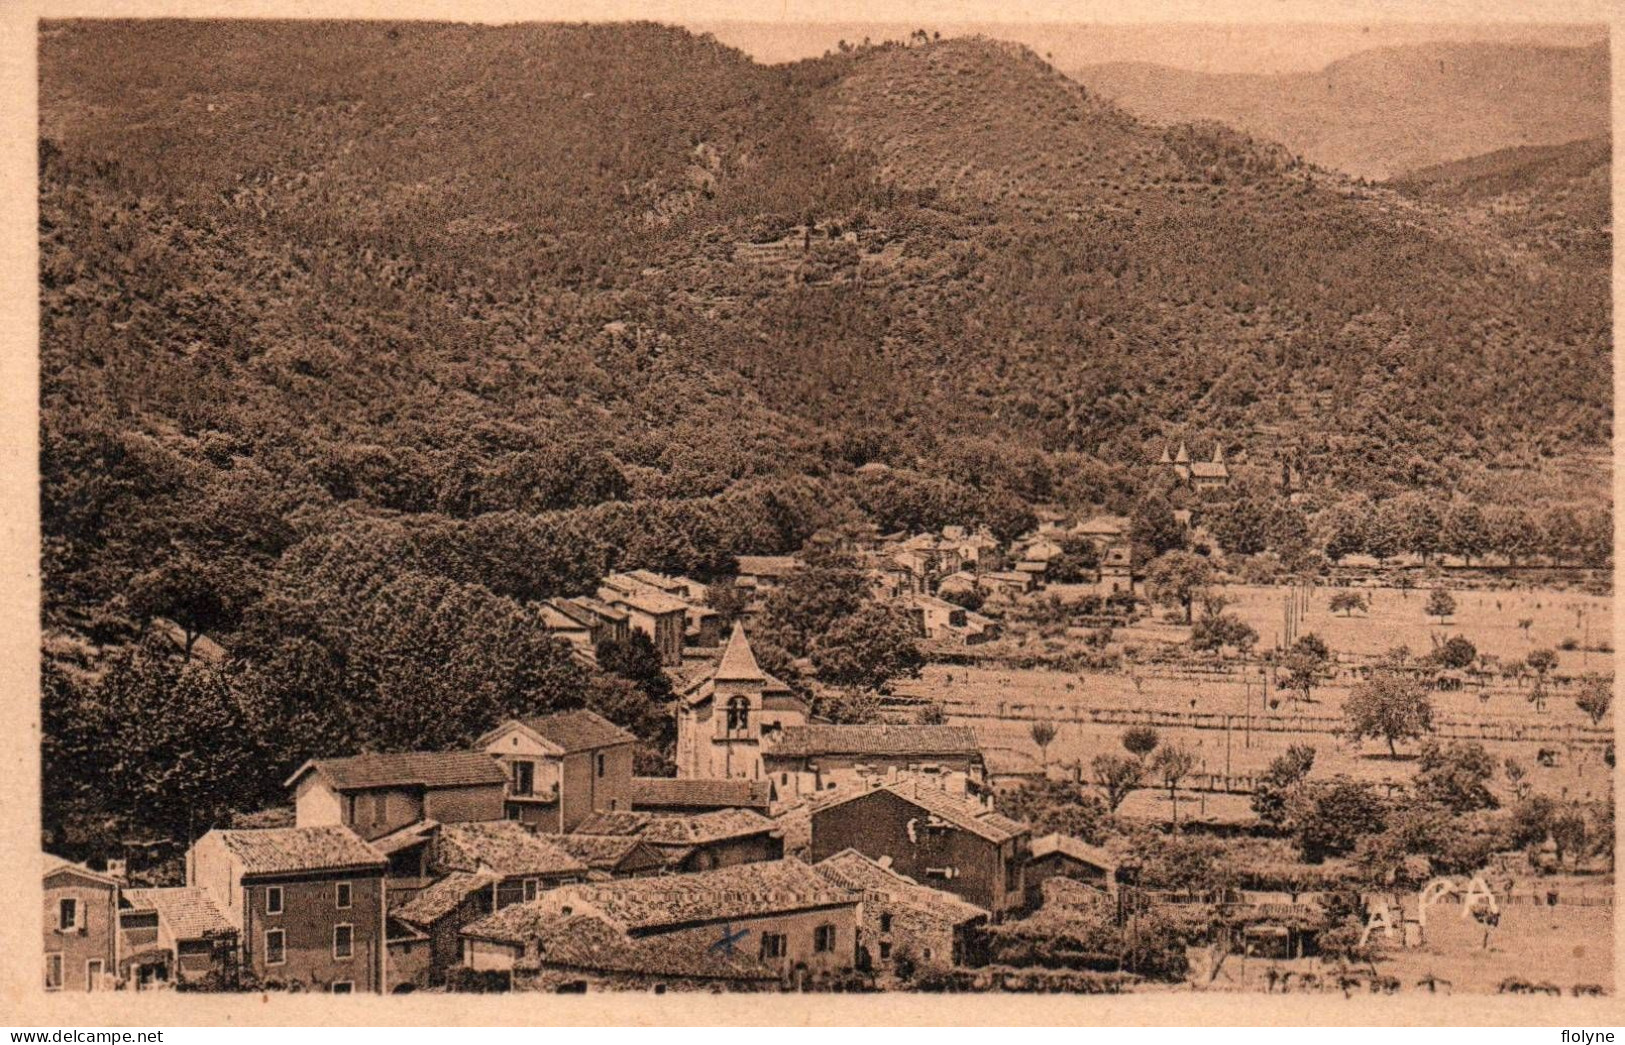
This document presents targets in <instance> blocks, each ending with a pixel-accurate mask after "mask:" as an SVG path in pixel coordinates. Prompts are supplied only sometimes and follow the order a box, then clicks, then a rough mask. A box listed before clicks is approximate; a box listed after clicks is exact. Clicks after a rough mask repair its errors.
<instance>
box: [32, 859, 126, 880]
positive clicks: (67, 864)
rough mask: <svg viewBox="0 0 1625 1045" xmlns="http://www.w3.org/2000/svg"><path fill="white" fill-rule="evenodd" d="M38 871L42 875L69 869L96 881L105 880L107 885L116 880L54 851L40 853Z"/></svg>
mask: <svg viewBox="0 0 1625 1045" xmlns="http://www.w3.org/2000/svg"><path fill="white" fill-rule="evenodd" d="M40 871H41V872H42V875H43V876H49V875H53V874H55V873H56V872H58V871H71V872H73V873H74V874H78V875H84V876H86V877H88V878H94V879H95V880H96V881H98V882H105V883H107V884H108V885H114V884H117V880H116V879H114V878H113V877H112V876H111V875H107V874H103V873H102V872H101V871H92V870H91V869H90V868H88V867H86V866H85V865H84V864H76V863H74V862H73V861H72V860H66V859H64V858H62V857H60V856H57V855H56V854H55V853H41V854H40Z"/></svg>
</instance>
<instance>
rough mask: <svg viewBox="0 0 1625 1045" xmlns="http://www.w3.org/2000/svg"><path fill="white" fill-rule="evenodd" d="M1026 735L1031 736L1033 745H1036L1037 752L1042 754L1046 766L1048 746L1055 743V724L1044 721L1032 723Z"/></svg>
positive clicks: (1047, 763)
mask: <svg viewBox="0 0 1625 1045" xmlns="http://www.w3.org/2000/svg"><path fill="white" fill-rule="evenodd" d="M1028 733H1030V734H1031V735H1032V738H1033V743H1034V744H1037V745H1038V750H1039V751H1040V752H1042V754H1043V757H1044V765H1046V766H1048V765H1049V746H1050V745H1051V744H1053V743H1054V742H1055V733H1056V729H1055V723H1053V722H1045V721H1040V722H1034V723H1033V724H1032V726H1031V727H1030V728H1029V729H1028Z"/></svg>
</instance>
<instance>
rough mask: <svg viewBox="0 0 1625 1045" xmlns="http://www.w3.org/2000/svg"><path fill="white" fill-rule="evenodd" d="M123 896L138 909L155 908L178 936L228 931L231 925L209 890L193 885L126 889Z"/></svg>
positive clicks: (186, 937) (185, 937) (192, 937)
mask: <svg viewBox="0 0 1625 1045" xmlns="http://www.w3.org/2000/svg"><path fill="white" fill-rule="evenodd" d="M124 898H125V899H126V900H128V901H129V902H130V906H131V907H134V908H136V909H137V910H141V911H157V912H158V918H159V920H160V921H161V922H163V924H165V925H167V926H168V927H169V933H170V935H171V936H173V937H174V938H175V939H177V940H201V939H203V938H204V937H205V936H207V935H208V934H209V933H226V932H231V931H232V929H233V926H232V924H231V923H230V922H228V921H227V920H226V916H225V915H223V914H221V913H220V908H218V907H216V906H215V903H214V898H213V897H212V896H210V895H209V890H207V889H204V888H202V887H200V886H195V885H183V886H177V887H175V888H173V889H126V890H124Z"/></svg>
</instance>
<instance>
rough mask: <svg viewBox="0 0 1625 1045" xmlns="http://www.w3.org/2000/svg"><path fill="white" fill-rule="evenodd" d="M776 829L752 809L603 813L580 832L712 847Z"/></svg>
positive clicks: (670, 844)
mask: <svg viewBox="0 0 1625 1045" xmlns="http://www.w3.org/2000/svg"><path fill="white" fill-rule="evenodd" d="M773 830H776V828H775V826H774V824H773V821H771V820H769V819H768V818H767V817H765V816H763V815H761V814H760V813H756V812H752V811H751V810H749V809H713V810H711V811H710V812H708V813H694V814H692V815H689V816H656V815H653V814H650V813H627V812H603V813H594V814H593V815H592V816H590V817H588V818H587V819H586V820H583V821H582V822H581V823H580V824H579V825H578V826H577V827H576V833H577V834H583V835H623V836H628V837H630V836H634V835H635V836H637V837H639V838H641V839H643V840H644V841H645V842H649V843H652V844H654V845H659V846H674V845H681V846H694V845H708V844H710V843H712V842H721V841H724V840H726V839H729V838H745V837H748V836H750V835H759V834H762V833H763V832H766V831H773Z"/></svg>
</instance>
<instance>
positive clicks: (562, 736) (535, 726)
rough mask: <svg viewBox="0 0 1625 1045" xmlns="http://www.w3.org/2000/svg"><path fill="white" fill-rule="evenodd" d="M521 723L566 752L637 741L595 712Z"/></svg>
mask: <svg viewBox="0 0 1625 1045" xmlns="http://www.w3.org/2000/svg"><path fill="white" fill-rule="evenodd" d="M521 721H522V722H523V723H524V726H525V728H526V729H529V730H532V731H533V732H535V733H537V734H539V735H540V736H541V737H543V738H544V739H545V740H547V741H548V742H549V743H552V744H557V745H558V746H559V747H561V748H563V749H564V750H565V752H566V753H569V752H574V751H591V750H593V749H594V748H601V747H614V746H615V745H616V744H634V743H636V742H637V739H638V738H637V737H635V736H633V735H632V734H630V733H628V732H627V731H626V730H624V729H622V728H621V727H620V726H617V725H616V724H615V723H613V722H611V721H610V720H609V719H607V718H605V717H604V716H602V715H600V714H598V713H597V712H595V711H586V710H582V711H561V712H559V713H558V714H556V715H542V716H540V717H539V718H527V719H522V720H521ZM504 779H506V778H504Z"/></svg>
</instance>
